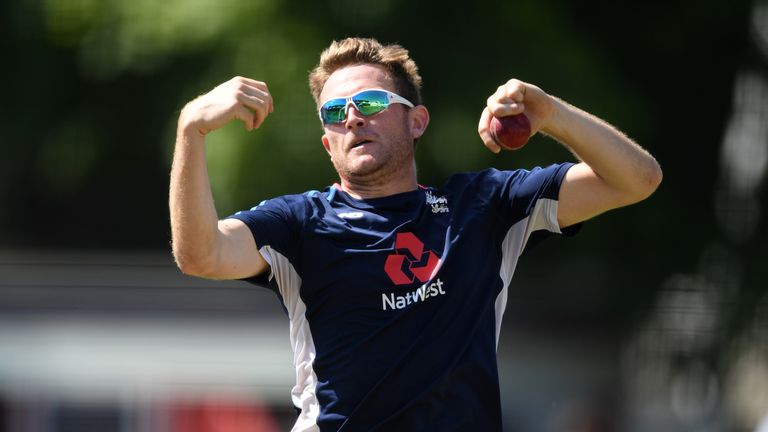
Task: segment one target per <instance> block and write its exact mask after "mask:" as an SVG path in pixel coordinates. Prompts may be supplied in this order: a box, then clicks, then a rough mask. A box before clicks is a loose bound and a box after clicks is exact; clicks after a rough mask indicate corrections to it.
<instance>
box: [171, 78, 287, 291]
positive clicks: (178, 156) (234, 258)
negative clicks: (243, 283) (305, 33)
mask: <svg viewBox="0 0 768 432" xmlns="http://www.w3.org/2000/svg"><path fill="white" fill-rule="evenodd" d="M272 110H273V105H272V97H271V96H270V94H269V90H268V88H267V86H266V84H264V83H263V82H260V81H255V80H251V79H248V78H242V77H235V78H233V79H231V80H229V81H227V82H225V83H223V84H221V85H219V86H218V87H216V88H215V89H213V90H211V91H210V92H209V93H207V94H205V95H202V96H200V97H198V98H197V99H195V100H193V101H191V102H190V103H188V104H187V105H186V106H185V107H184V109H183V110H182V111H181V115H180V116H179V122H178V129H177V135H176V147H175V150H174V155H173V166H172V168H171V184H170V194H169V207H170V216H171V234H172V241H173V243H172V245H173V256H174V258H175V259H176V263H177V265H178V266H179V268H180V269H181V271H182V272H184V273H186V274H189V275H193V276H200V277H206V278H212V279H237V278H244V277H249V276H254V275H257V274H260V273H262V272H264V271H265V270H266V269H267V267H268V265H267V263H266V261H264V258H263V257H262V256H261V254H260V253H259V252H258V250H257V247H256V243H255V241H254V239H253V235H251V232H250V230H249V229H248V227H247V226H246V225H245V224H244V223H242V222H240V221H238V220H232V219H228V220H223V221H219V220H218V216H217V214H216V207H215V205H214V202H213V195H212V193H211V187H210V181H209V178H208V168H207V163H206V157H205V150H206V149H205V136H206V135H207V134H208V133H210V132H212V131H214V130H216V129H219V128H221V127H222V126H224V125H225V124H227V123H229V122H230V121H233V120H240V121H242V122H243V123H244V124H245V128H246V130H248V131H251V130H253V129H256V128H258V127H259V126H261V124H262V122H263V121H264V119H265V118H266V117H267V115H268V114H269V113H270V112H272Z"/></svg>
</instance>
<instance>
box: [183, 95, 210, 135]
mask: <svg viewBox="0 0 768 432" xmlns="http://www.w3.org/2000/svg"><path fill="white" fill-rule="evenodd" d="M190 104H191V102H190ZM190 104H187V105H186V106H185V107H184V108H182V110H181V113H180V114H179V120H178V123H177V124H176V132H177V133H178V134H179V135H185V136H194V137H199V138H205V135H206V134H207V133H208V131H206V130H204V129H203V128H201V127H200V124H199V119H197V118H195V117H194V116H193V115H192V113H191V112H190V111H191V110H190V108H189V105H190Z"/></svg>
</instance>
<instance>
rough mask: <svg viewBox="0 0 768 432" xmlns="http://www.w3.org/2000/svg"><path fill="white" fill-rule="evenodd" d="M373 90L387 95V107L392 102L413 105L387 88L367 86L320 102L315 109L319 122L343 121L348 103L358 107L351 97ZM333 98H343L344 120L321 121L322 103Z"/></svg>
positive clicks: (410, 106) (345, 117) (324, 123)
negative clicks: (349, 93) (350, 93)
mask: <svg viewBox="0 0 768 432" xmlns="http://www.w3.org/2000/svg"><path fill="white" fill-rule="evenodd" d="M373 90H375V91H380V92H384V93H385V94H386V95H387V98H388V100H387V108H389V105H391V104H393V103H399V104H403V105H405V106H407V107H408V108H413V107H414V105H413V103H412V102H411V101H409V100H408V99H406V98H404V97H402V96H400V95H399V94H397V93H392V92H391V91H389V90H384V89H381V88H367V89H363V90H360V91H358V92H355V93H354V94H352V95H349V96H344V97H332V98H329V99H326V100H325V101H324V102H323V103H321V104H320V109H318V110H317V115H318V116H319V117H320V122H321V123H322V124H323V125H327V124H338V123H343V122H344V121H346V119H347V110H348V109H349V105H350V104H351V105H352V106H353V107H355V109H358V108H357V105H355V102H354V101H353V100H352V98H353V97H355V96H357V95H359V94H360V93H365V92H367V91H373ZM334 99H344V101H345V103H344V120H342V121H340V122H336V123H326V122H325V121H323V112H322V111H323V105H325V104H327V103H328V102H330V101H332V100H334ZM387 108H384V109H387ZM381 111H384V110H381ZM381 111H379V112H381ZM379 112H377V113H374V114H371V115H376V114H378V113H379ZM366 117H367V116H366Z"/></svg>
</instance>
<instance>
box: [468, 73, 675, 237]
mask: <svg viewBox="0 0 768 432" xmlns="http://www.w3.org/2000/svg"><path fill="white" fill-rule="evenodd" d="M520 113H525V114H526V115H527V116H528V118H529V119H530V121H531V131H532V132H531V133H532V134H533V133H536V132H537V131H541V132H543V133H545V134H547V135H549V136H551V137H553V138H555V139H556V140H557V141H559V142H560V143H561V144H563V145H564V146H565V147H567V148H568V149H569V150H570V151H571V152H572V153H573V154H574V155H575V156H576V157H577V158H578V159H579V160H580V161H581V162H580V163H578V164H576V165H575V166H573V167H572V168H571V169H570V170H568V173H567V174H566V176H565V179H564V181H563V184H562V186H561V188H560V197H559V203H558V222H559V223H560V226H561V227H567V226H569V225H573V224H576V223H578V222H581V221H584V220H587V219H589V218H591V217H593V216H596V215H598V214H600V213H603V212H605V211H607V210H611V209H614V208H617V207H622V206H626V205H629V204H633V203H636V202H639V201H642V200H643V199H645V198H647V197H648V196H650V195H651V194H652V193H653V192H654V191H655V190H656V188H657V187H658V186H659V184H660V183H661V179H662V173H661V168H660V167H659V164H658V163H657V162H656V159H654V158H653V156H651V155H650V154H649V153H648V152H647V151H645V150H644V149H643V148H641V147H640V146H639V145H637V144H636V143H635V142H634V141H632V140H631V139H630V138H628V137H627V136H626V135H624V134H623V133H621V132H620V131H619V130H617V129H616V128H615V127H613V126H611V125H610V124H608V123H606V122H605V121H603V120H601V119H599V118H597V117H595V116H593V115H591V114H589V113H587V112H585V111H583V110H581V109H579V108H576V107H574V106H572V105H570V104H568V103H566V102H564V101H562V100H560V99H558V98H556V97H554V96H550V95H548V94H546V93H545V92H544V91H542V90H541V89H540V88H538V87H536V86H534V85H531V84H528V83H524V82H522V81H519V80H514V79H513V80H510V81H508V82H507V83H506V84H504V85H502V86H501V87H499V89H498V90H497V91H496V93H494V94H493V95H492V96H491V97H489V98H488V103H487V107H486V108H485V109H484V110H483V113H482V115H481V118H480V123H479V125H478V132H479V134H480V137H481V138H482V140H483V143H484V144H485V145H486V147H488V148H489V149H490V150H491V151H493V152H494V153H498V152H499V151H500V148H499V146H498V145H497V144H496V143H495V142H494V141H493V138H492V137H491V134H490V132H489V125H490V120H491V114H493V115H494V116H496V117H504V116H508V115H514V114H520Z"/></svg>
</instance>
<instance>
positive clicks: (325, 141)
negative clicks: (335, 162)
mask: <svg viewBox="0 0 768 432" xmlns="http://www.w3.org/2000/svg"><path fill="white" fill-rule="evenodd" d="M320 141H322V142H323V147H325V151H327V152H328V154H329V155H330V154H331V141H330V140H329V139H328V135H326V134H323V136H322V137H320Z"/></svg>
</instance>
